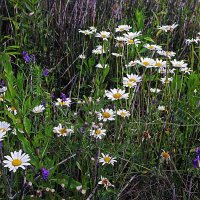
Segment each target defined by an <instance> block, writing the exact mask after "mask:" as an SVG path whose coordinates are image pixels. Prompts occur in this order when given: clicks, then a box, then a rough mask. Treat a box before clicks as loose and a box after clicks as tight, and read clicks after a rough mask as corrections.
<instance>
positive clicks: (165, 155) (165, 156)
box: [160, 150, 171, 163]
mask: <svg viewBox="0 0 200 200" xmlns="http://www.w3.org/2000/svg"><path fill="white" fill-rule="evenodd" d="M160 156H161V161H162V162H163V161H166V162H167V163H168V162H169V161H170V159H171V158H170V154H169V152H168V151H164V150H163V152H162V153H161V155H160Z"/></svg>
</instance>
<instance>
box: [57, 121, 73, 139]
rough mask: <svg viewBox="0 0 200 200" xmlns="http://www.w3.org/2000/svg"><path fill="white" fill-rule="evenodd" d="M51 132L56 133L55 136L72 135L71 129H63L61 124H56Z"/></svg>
mask: <svg viewBox="0 0 200 200" xmlns="http://www.w3.org/2000/svg"><path fill="white" fill-rule="evenodd" d="M53 132H54V133H57V136H58V137H60V136H63V137H64V136H68V135H71V133H73V132H74V131H73V130H72V129H69V128H66V127H63V126H62V124H58V126H56V127H54V128H53Z"/></svg>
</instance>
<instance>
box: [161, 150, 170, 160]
mask: <svg viewBox="0 0 200 200" xmlns="http://www.w3.org/2000/svg"><path fill="white" fill-rule="evenodd" d="M162 157H163V158H164V159H168V158H169V157H170V155H169V153H168V152H166V151H163V152H162Z"/></svg>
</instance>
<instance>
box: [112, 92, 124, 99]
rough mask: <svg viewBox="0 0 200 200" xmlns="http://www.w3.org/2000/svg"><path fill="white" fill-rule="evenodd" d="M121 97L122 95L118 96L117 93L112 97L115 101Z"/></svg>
mask: <svg viewBox="0 0 200 200" xmlns="http://www.w3.org/2000/svg"><path fill="white" fill-rule="evenodd" d="M121 96H122V94H120V93H119V92H117V93H115V94H113V97H114V98H115V99H119V98H120V97H121Z"/></svg>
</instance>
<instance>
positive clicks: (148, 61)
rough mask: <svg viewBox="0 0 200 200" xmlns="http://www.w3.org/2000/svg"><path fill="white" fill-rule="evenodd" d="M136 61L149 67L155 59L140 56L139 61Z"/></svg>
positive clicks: (153, 63)
mask: <svg viewBox="0 0 200 200" xmlns="http://www.w3.org/2000/svg"><path fill="white" fill-rule="evenodd" d="M138 63H139V64H140V65H142V66H144V67H146V68H151V67H153V66H154V65H155V60H154V59H152V58H141V61H138Z"/></svg>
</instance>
